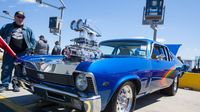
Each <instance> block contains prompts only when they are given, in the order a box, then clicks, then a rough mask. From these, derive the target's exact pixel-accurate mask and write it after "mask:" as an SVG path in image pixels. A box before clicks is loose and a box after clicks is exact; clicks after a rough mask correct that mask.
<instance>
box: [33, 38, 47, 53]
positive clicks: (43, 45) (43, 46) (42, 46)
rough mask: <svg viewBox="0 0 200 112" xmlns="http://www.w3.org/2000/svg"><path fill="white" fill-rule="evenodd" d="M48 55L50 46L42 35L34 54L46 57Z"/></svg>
mask: <svg viewBox="0 0 200 112" xmlns="http://www.w3.org/2000/svg"><path fill="white" fill-rule="evenodd" d="M48 53H49V45H48V43H47V40H45V38H44V36H43V35H40V36H39V40H38V41H37V43H36V47H35V52H34V54H39V55H46V54H48Z"/></svg>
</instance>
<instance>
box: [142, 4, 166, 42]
mask: <svg viewBox="0 0 200 112" xmlns="http://www.w3.org/2000/svg"><path fill="white" fill-rule="evenodd" d="M164 17H165V6H164V0H146V7H144V11H143V19H142V24H143V25H150V27H151V28H152V29H153V31H154V33H153V40H154V41H156V38H157V29H158V25H163V24H164Z"/></svg>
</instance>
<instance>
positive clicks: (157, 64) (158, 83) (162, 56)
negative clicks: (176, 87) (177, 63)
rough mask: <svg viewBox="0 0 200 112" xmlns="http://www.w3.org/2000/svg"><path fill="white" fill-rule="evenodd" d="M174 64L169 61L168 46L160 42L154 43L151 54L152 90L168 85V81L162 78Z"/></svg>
mask: <svg viewBox="0 0 200 112" xmlns="http://www.w3.org/2000/svg"><path fill="white" fill-rule="evenodd" d="M171 66H172V65H171V64H170V62H169V56H168V53H167V51H166V47H165V46H163V45H159V44H154V45H153V49H152V54H151V72H152V76H151V84H150V91H151V92H153V91H156V90H159V89H161V88H162V87H163V86H166V84H167V83H166V82H163V81H162V79H163V77H164V76H165V74H166V73H167V72H168V71H169V70H170V67H171Z"/></svg>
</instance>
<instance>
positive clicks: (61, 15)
mask: <svg viewBox="0 0 200 112" xmlns="http://www.w3.org/2000/svg"><path fill="white" fill-rule="evenodd" d="M60 10H61V14H60V19H61V22H60V27H61V24H62V18H63V11H64V8H61V9H60ZM61 34H62V31H61V28H60V32H59V44H60V45H61V38H62V36H61Z"/></svg>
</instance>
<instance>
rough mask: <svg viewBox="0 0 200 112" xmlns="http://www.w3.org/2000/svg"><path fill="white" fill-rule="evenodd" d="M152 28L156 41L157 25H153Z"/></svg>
mask: <svg viewBox="0 0 200 112" xmlns="http://www.w3.org/2000/svg"><path fill="white" fill-rule="evenodd" d="M151 28H152V29H153V40H154V41H156V39H157V25H153V24H152V25H151Z"/></svg>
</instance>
